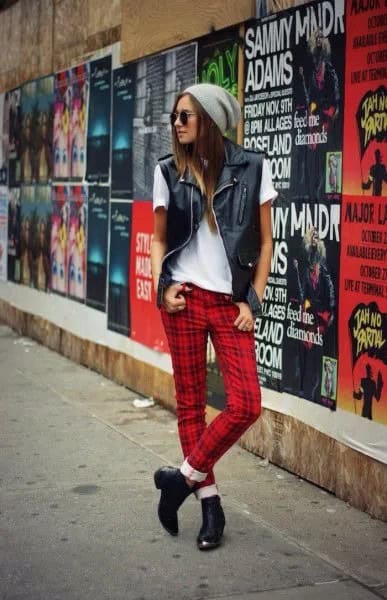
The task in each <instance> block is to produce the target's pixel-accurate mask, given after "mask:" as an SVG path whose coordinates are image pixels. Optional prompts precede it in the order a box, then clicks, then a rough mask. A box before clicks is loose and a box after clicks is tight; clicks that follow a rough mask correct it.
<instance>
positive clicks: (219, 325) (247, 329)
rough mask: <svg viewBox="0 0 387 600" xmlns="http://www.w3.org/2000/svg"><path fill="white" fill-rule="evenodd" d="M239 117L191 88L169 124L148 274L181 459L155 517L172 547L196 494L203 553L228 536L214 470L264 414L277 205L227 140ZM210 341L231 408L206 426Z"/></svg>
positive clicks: (250, 161) (221, 96) (256, 163)
mask: <svg viewBox="0 0 387 600" xmlns="http://www.w3.org/2000/svg"><path fill="white" fill-rule="evenodd" d="M240 117H241V107H240V105H239V103H238V101H237V100H236V99H235V98H234V96H233V95H232V94H230V93H229V92H228V91H226V90H225V89H224V88H222V87H220V86H216V85H213V84H208V83H199V84H196V85H192V86H189V87H188V88H186V89H185V90H184V91H183V92H182V93H180V94H179V95H178V96H177V98H176V99H175V102H174V105H173V109H172V113H171V125H172V140H173V142H172V148H173V154H172V155H169V156H168V157H166V158H164V159H160V161H159V163H158V164H157V166H156V168H155V174H154V193H153V208H154V233H153V240H152V247H151V260H152V274H153V278H154V288H155V291H156V292H157V304H158V306H159V308H160V311H161V317H162V321H163V325H164V328H165V332H166V336H167V340H168V345H169V348H170V352H171V357H172V364H173V370H174V380H175V387H176V400H177V416H178V430H179V437H180V442H181V446H182V450H183V456H184V461H183V463H182V465H181V466H180V468H174V467H161V468H160V469H158V470H157V471H156V472H155V474H154V480H155V485H156V487H157V488H158V489H160V490H161V497H160V502H159V506H158V516H159V520H160V522H161V524H162V526H163V527H164V528H165V529H166V530H167V531H168V533H170V534H171V535H177V533H178V517H177V512H178V509H179V507H180V505H181V504H182V503H183V501H184V500H185V499H186V498H187V497H188V496H189V495H190V494H191V493H192V492H193V491H195V493H196V495H197V497H198V498H199V499H200V500H201V505H202V515H203V523H202V526H201V529H200V531H199V534H198V536H197V546H198V548H199V549H200V550H210V549H212V548H216V547H217V546H219V544H220V543H221V540H222V536H223V530H224V526H225V517H224V512H223V508H222V505H221V502H220V497H219V495H218V487H217V485H216V483H215V476H214V472H213V467H214V465H215V463H216V462H217V461H218V460H219V459H220V458H221V457H222V456H223V455H224V454H225V452H227V450H228V449H229V448H230V447H231V446H232V445H233V444H234V443H235V442H236V441H237V440H238V439H239V438H240V436H241V435H242V433H243V432H244V431H246V429H247V428H248V427H250V425H252V423H254V422H255V421H256V420H257V418H258V417H259V414H260V396H261V393H260V385H259V381H258V373H257V363H256V355H255V340H254V321H255V317H257V316H258V314H260V313H261V311H262V300H263V294H264V290H265V287H266V282H267V278H268V274H269V270H270V262H271V256H272V249H273V243H272V232H271V201H272V200H273V199H274V198H276V197H277V193H276V191H275V190H274V187H273V184H272V180H271V176H270V172H269V167H268V165H267V163H266V161H265V158H264V156H263V155H262V154H259V153H256V152H250V151H247V150H245V149H244V148H242V147H241V146H238V145H237V144H234V143H233V142H231V141H230V140H228V139H227V138H225V137H224V134H225V132H226V131H227V130H228V129H231V128H235V127H236V126H237V124H238V122H239V120H240ZM226 249H227V252H226ZM208 336H210V337H211V340H212V343H213V344H214V347H215V350H216V353H217V358H218V361H219V364H220V365H221V369H222V374H223V377H224V383H225V390H226V396H227V407H226V408H225V410H224V411H223V412H221V413H220V414H219V415H218V417H217V419H216V420H215V421H213V422H212V423H211V424H210V425H208V426H207V425H206V422H205V409H206V371H207V369H206V341H207V337H208ZM241 373H243V384H242V385H241V380H240V374H241Z"/></svg>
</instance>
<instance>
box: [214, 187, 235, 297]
mask: <svg viewBox="0 0 387 600" xmlns="http://www.w3.org/2000/svg"><path fill="white" fill-rule="evenodd" d="M236 182H237V178H236V177H234V179H233V181H232V182H230V183H226V184H225V185H222V187H221V188H219V189H218V190H216V192H215V194H214V195H213V197H212V212H213V215H214V219H215V223H216V227H217V229H218V231H219V235H220V237H221V239H222V242H223V248H224V251H225V253H226V256H227V260H228V265H229V267H230V271H231V260H230V256H229V253H228V250H227V247H226V244H225V243H224V238H223V235H222V231H221V229H220V227H219V224H218V219H217V218H216V213H215V209H214V203H213V201H214V198H215V196H216V195H217V194H220V192H222V191H223V190H225V189H226V188H228V187H233V186H234V184H235V183H236ZM232 279H233V277H232V272H231V287H232V284H233V281H232ZM232 296H233V297H234V290H232Z"/></svg>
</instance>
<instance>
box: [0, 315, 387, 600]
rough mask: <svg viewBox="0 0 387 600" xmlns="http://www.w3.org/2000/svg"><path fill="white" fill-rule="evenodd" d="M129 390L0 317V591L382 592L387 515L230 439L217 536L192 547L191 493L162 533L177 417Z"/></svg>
mask: <svg viewBox="0 0 387 600" xmlns="http://www.w3.org/2000/svg"><path fill="white" fill-rule="evenodd" d="M137 397H138V396H137V395H136V394H135V393H133V392H131V391H128V390H127V389H125V388H123V387H120V386H118V385H116V384H114V383H112V382H111V381H109V380H107V379H105V378H103V377H101V376H100V375H98V374H96V373H93V372H92V371H90V370H88V369H85V368H83V367H80V366H78V365H76V364H74V363H71V362H70V361H68V360H67V359H65V358H63V357H62V356H59V355H58V354H55V353H53V352H51V351H49V350H48V349H46V348H44V347H42V346H39V345H37V344H36V343H34V342H33V341H31V340H27V339H26V338H20V337H19V336H17V334H15V333H14V332H13V331H12V330H10V329H9V328H7V327H0V430H1V432H0V503H1V506H0V598H1V599H2V600H11V599H12V600H105V599H106V600H121V599H122V600H123V599H126V600H153V599H155V600H156V599H162V600H164V599H165V600H167V599H168V600H169V599H171V600H175V599H176V600H185V599H187V600H188V599H189V600H196V599H199V598H206V599H211V600H220V599H226V600H255V599H256V600H325V599H327V598H329V599H337V600H372V599H375V598H387V566H386V555H387V552H386V549H387V525H386V524H383V523H381V522H379V521H376V520H373V519H371V518H370V517H369V516H368V515H366V514H364V513H362V512H360V511H357V510H356V509H354V508H351V507H350V506H348V505H346V504H345V503H344V502H342V501H340V500H338V499H337V498H335V497H333V496H331V495H330V494H328V493H326V492H324V491H323V490H320V489H319V488H317V487H315V486H313V485H310V484H308V483H306V482H305V481H302V480H301V479H299V478H298V477H295V476H293V475H291V474H289V473H287V472H285V471H282V470H281V469H278V468H276V467H274V466H272V465H268V464H267V463H266V461H262V460H261V459H259V458H258V457H256V456H253V455H251V454H249V453H247V452H246V451H244V450H241V449H240V448H239V447H238V446H236V447H234V448H233V449H232V450H231V451H230V452H229V453H228V454H227V455H226V456H225V457H223V459H222V460H221V461H220V463H219V465H218V467H217V470H216V472H217V477H218V480H219V482H220V483H221V492H222V497H223V505H224V509H225V513H226V519H227V526H226V531H225V538H224V544H223V546H222V547H220V548H219V549H218V550H216V551H213V552H208V553H203V552H199V551H198V550H197V549H196V546H195V538H196V535H197V532H198V528H199V526H200V504H199V503H198V502H197V501H196V500H195V499H194V498H190V499H188V500H187V502H186V503H185V504H184V506H183V507H182V509H181V510H180V513H179V515H180V534H179V536H178V537H177V538H172V537H170V536H169V535H168V534H167V533H165V532H164V531H163V530H162V528H161V526H160V525H159V523H158V520H157V517H156V507H157V501H158V492H156V490H155V489H154V486H153V472H154V470H155V469H156V468H157V467H159V466H160V465H162V464H171V463H172V464H178V463H179V462H180V449H179V444H178V438H177V435H176V422H175V417H174V416H173V415H171V414H170V413H168V412H167V411H165V410H163V409H162V408H160V407H158V406H154V407H151V408H135V407H134V405H133V400H134V399H135V398H137ZM311 460H313V457H312V456H311Z"/></svg>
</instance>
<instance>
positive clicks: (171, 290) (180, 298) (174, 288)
mask: <svg viewBox="0 0 387 600" xmlns="http://www.w3.org/2000/svg"><path fill="white" fill-rule="evenodd" d="M190 291H191V288H190V287H188V286H187V284H186V283H173V284H172V285H170V286H169V287H167V288H166V289H165V290H164V296H163V304H164V306H165V310H166V311H167V312H168V313H175V312H180V311H182V310H184V309H185V305H186V300H185V296H184V294H183V292H184V293H186V292H190Z"/></svg>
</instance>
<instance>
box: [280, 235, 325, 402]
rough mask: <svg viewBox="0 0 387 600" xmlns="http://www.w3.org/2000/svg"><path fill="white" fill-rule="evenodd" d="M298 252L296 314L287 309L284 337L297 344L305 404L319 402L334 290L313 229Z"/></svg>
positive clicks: (301, 388) (322, 251)
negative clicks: (300, 256) (286, 333)
mask: <svg viewBox="0 0 387 600" xmlns="http://www.w3.org/2000/svg"><path fill="white" fill-rule="evenodd" d="M302 250H303V261H302V263H303V266H302V269H300V267H299V262H298V259H297V258H294V259H293V267H294V272H295V276H296V277H295V281H296V286H297V288H298V301H299V310H298V311H297V310H295V309H294V308H290V306H288V311H287V312H288V315H287V316H288V319H289V320H290V322H291V324H290V326H289V327H288V336H289V337H291V338H293V339H297V340H298V342H299V343H298V365H297V368H296V371H299V377H300V391H301V392H302V393H303V394H304V395H305V397H306V398H308V399H309V400H312V401H313V402H319V400H320V393H321V390H320V386H321V374H322V369H323V368H324V367H323V363H322V356H323V354H324V349H325V347H326V345H325V344H324V338H325V336H326V335H327V332H328V329H329V328H330V327H332V325H333V321H334V317H335V308H336V299H335V290H334V286H333V282H332V278H331V274H330V272H329V268H328V265H327V262H326V249H325V244H324V241H323V240H321V239H320V238H319V234H318V231H317V229H316V228H315V227H310V228H309V229H308V230H307V231H306V233H305V235H304V237H303V241H302ZM290 311H291V313H290ZM300 328H301V329H300Z"/></svg>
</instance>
